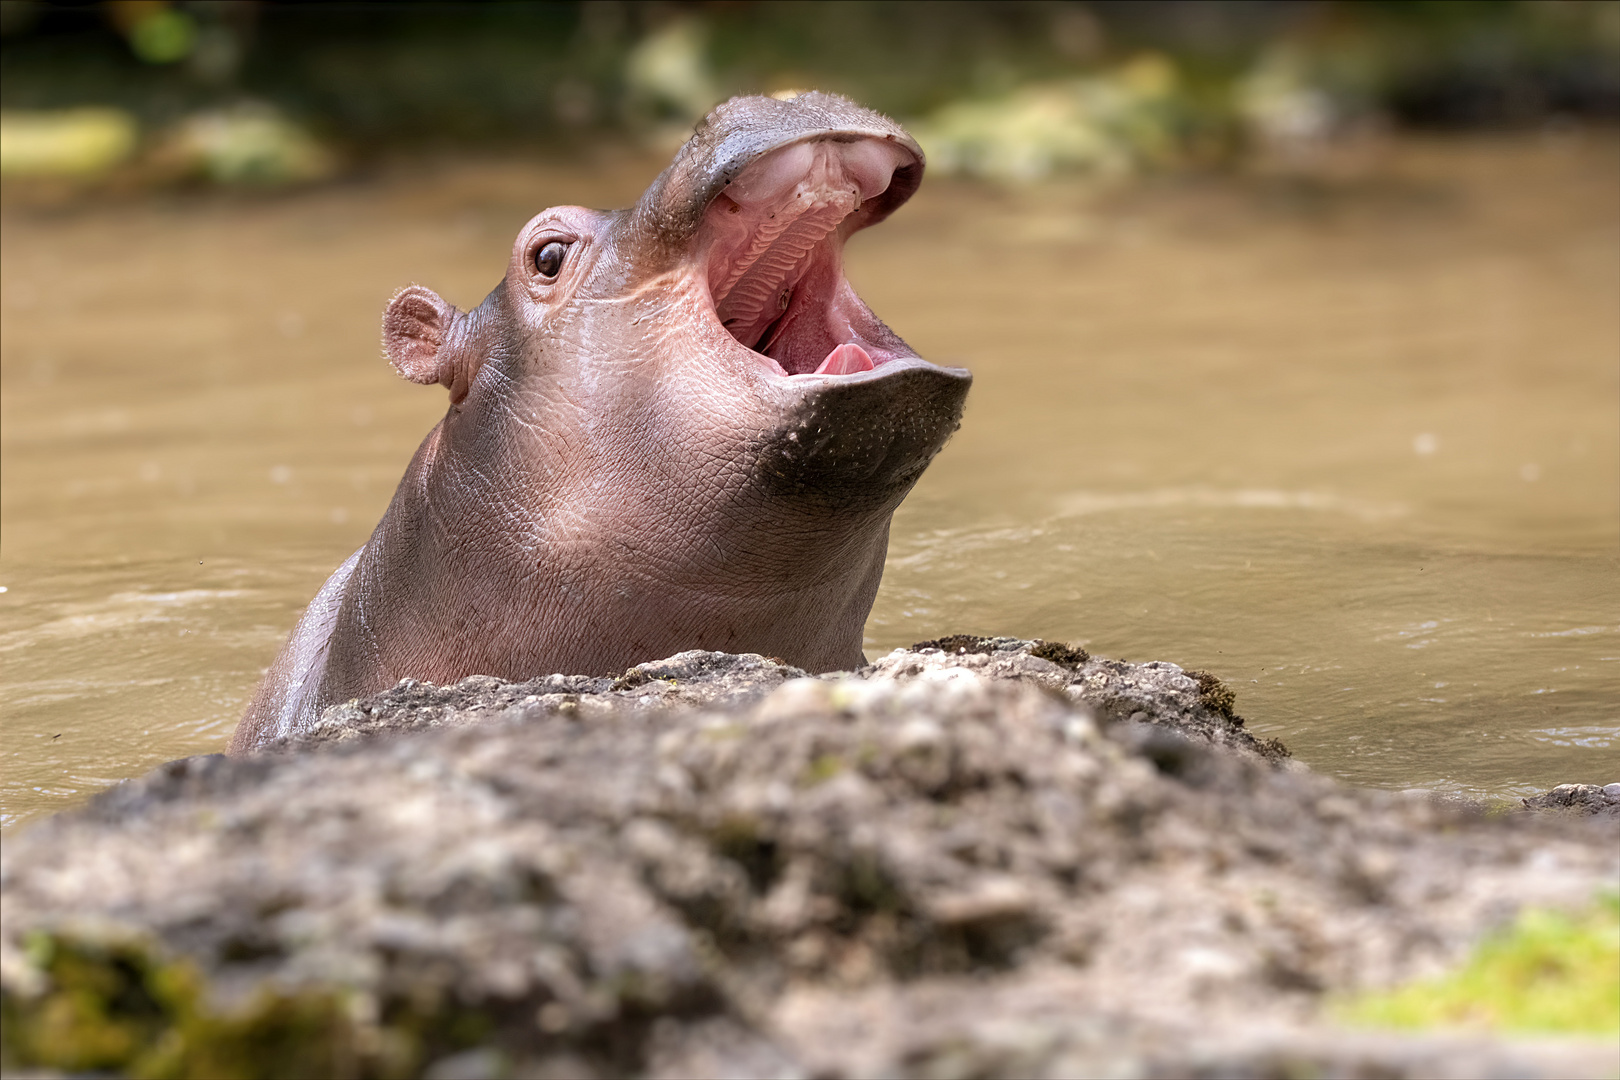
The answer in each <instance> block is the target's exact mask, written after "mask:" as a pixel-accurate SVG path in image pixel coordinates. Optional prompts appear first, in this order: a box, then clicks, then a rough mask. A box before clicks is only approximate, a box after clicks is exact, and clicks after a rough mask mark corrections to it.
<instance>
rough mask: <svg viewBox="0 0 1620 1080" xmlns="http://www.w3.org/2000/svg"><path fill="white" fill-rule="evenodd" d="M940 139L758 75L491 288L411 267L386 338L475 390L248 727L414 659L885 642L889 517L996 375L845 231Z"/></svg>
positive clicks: (365, 690) (576, 666) (513, 665)
mask: <svg viewBox="0 0 1620 1080" xmlns="http://www.w3.org/2000/svg"><path fill="white" fill-rule="evenodd" d="M923 164H924V159H923V153H922V150H921V149H920V148H919V147H918V146H917V143H916V141H915V140H913V139H912V138H911V136H910V135H908V134H907V133H906V131H905V130H904V129H903V128H901V127H900V126H899V125H898V124H896V123H895V122H894V121H892V120H890V119H888V118H887V117H885V116H882V115H879V114H878V113H875V112H872V111H870V110H868V109H865V108H862V107H861V106H859V105H857V104H855V103H854V102H852V101H849V100H847V99H845V98H842V97H838V96H835V95H831V94H824V93H815V92H812V93H805V94H799V95H797V96H792V97H786V98H784V99H779V98H776V97H740V98H734V99H732V100H730V101H728V102H725V103H724V104H722V105H720V106H718V107H717V108H715V110H714V111H713V112H711V113H710V114H709V115H708V116H707V117H706V118H705V119H703V120H702V121H701V122H699V123H698V124H697V126H696V128H695V130H694V132H693V135H692V137H691V138H690V139H689V140H688V141H687V142H686V144H685V145H684V146H682V148H681V149H680V150H679V151H678V152H677V153H676V155H675V159H674V161H673V162H672V163H671V164H670V166H669V168H667V169H666V170H664V172H663V173H662V175H660V176H659V177H658V178H657V179H656V180H655V181H653V184H652V186H651V187H649V188H648V189H647V191H646V192H645V194H643V195H642V196H641V198H640V200H638V201H637V202H636V204H635V205H634V206H632V207H631V208H629V209H628V210H618V211H599V210H587V209H584V208H582V207H578V206H557V207H552V208H551V209H549V210H545V211H542V212H541V213H539V214H537V215H536V216H535V217H534V218H533V219H532V220H530V221H529V223H528V224H526V225H524V226H523V228H522V230H521V231H520V232H519V233H518V235H517V240H516V242H515V243H514V244H513V245H512V253H511V259H510V261H509V263H508V264H507V268H506V276H505V278H504V279H503V280H502V281H501V282H500V283H499V284H498V285H497V286H496V287H495V289H494V291H493V292H491V293H490V294H489V295H488V296H487V297H485V299H484V301H483V302H482V303H481V304H479V305H478V306H477V307H475V308H473V309H472V310H470V311H460V310H458V309H457V308H455V307H454V306H452V305H451V304H449V303H447V302H446V301H444V300H443V299H441V298H440V297H439V296H438V295H437V294H436V293H434V292H433V291H431V290H429V289H426V288H424V287H422V286H420V285H411V286H408V287H406V288H404V289H402V290H401V291H400V292H398V293H397V294H396V295H395V296H394V297H393V299H392V300H391V301H390V302H389V304H388V307H387V310H386V312H385V313H384V315H383V345H384V349H385V350H386V352H387V355H388V359H389V360H390V361H391V362H392V363H393V364H394V366H395V367H396V368H397V369H398V371H399V373H400V374H401V375H403V376H404V377H405V378H406V379H409V380H411V381H413V382H418V383H423V384H428V383H438V384H440V385H442V386H444V387H446V388H448V390H449V398H450V404H449V410H448V412H446V414H445V416H444V419H443V420H441V421H440V422H439V424H438V425H437V426H436V427H435V428H434V429H433V430H432V431H431V432H430V433H429V434H428V436H427V438H426V439H425V440H424V441H423V443H422V445H421V447H420V448H419V449H418V450H417V452H416V455H415V457H414V458H412V459H411V463H410V466H409V467H408V468H407V469H406V470H405V475H404V477H403V479H401V481H400V484H399V488H398V490H397V491H396V492H395V494H394V497H393V501H392V502H391V503H390V504H389V507H388V509H387V511H386V512H385V513H384V514H383V517H382V520H381V522H379V523H378V525H377V528H376V530H375V531H374V532H373V533H372V534H371V538H370V539H369V540H367V541H366V544H365V546H364V547H362V548H361V549H360V550H359V551H357V552H355V553H354V555H352V556H350V558H349V559H348V560H347V561H346V562H344V563H343V565H342V566H340V567H338V569H337V571H336V572H335V573H333V574H332V576H331V578H330V579H328V580H327V582H326V584H325V585H324V586H322V588H321V589H320V591H319V592H318V593H317V594H316V595H315V598H314V600H313V601H312V602H311V603H310V605H309V608H308V610H306V611H305V612H304V615H303V617H302V618H301V619H300V620H299V622H298V625H297V626H296V628H295V629H294V630H293V632H292V635H291V637H290V638H289V639H288V641H287V643H286V645H285V646H284V647H283V648H282V650H281V653H280V654H279V655H278V656H277V657H276V660H275V662H274V664H272V666H271V667H270V669H269V671H268V672H267V673H266V675H265V677H264V680H263V682H262V683H261V684H260V686H259V688H258V691H257V693H256V694H255V696H254V698H253V700H252V702H251V703H250V704H249V706H248V709H247V712H246V714H245V715H244V716H243V717H242V720H241V722H240V723H239V724H238V726H237V728H236V731H235V733H234V735H233V736H232V738H231V742H230V747H229V752H230V753H233V754H242V753H247V752H250V751H252V750H254V749H257V748H261V747H263V746H265V745H267V744H270V743H272V742H274V741H276V740H278V739H284V738H296V737H297V736H298V735H300V734H301V733H302V732H304V731H307V730H308V729H309V728H310V727H311V726H312V725H313V724H314V723H315V722H316V721H317V720H318V719H319V718H320V715H321V712H322V710H323V709H324V708H326V706H328V705H331V704H334V703H339V702H344V701H349V700H352V699H355V698H358V697H364V696H367V695H370V694H373V693H376V692H378V691H381V690H384V689H387V688H389V687H391V686H393V685H394V684H395V683H396V682H397V681H398V680H400V679H401V678H406V677H410V678H415V679H421V680H426V681H431V682H436V683H446V682H454V681H456V680H459V679H461V678H464V677H466V676H468V675H474V674H481V675H494V676H498V677H502V678H507V679H525V678H532V677H535V676H537V675H542V674H548V673H552V672H559V673H565V674H583V675H606V674H613V673H617V672H622V671H624V670H625V669H626V668H627V667H630V666H632V665H634V664H637V663H640V662H643V661H647V660H651V659H657V658H661V657H664V656H669V655H672V654H674V653H676V652H680V651H683V650H688V649H706V650H717V651H725V652H754V653H759V654H762V655H765V656H769V657H773V658H776V659H779V660H782V661H784V662H786V663H788V664H792V665H795V666H798V667H801V668H804V669H806V670H808V671H813V672H821V671H830V670H836V669H841V668H849V667H852V666H858V665H859V664H861V663H862V662H863V657H862V654H861V640H862V629H863V626H864V624H865V622H866V617H867V615H868V613H869V612H870V611H871V608H872V602H873V599H874V597H875V596H876V593H877V588H878V582H879V580H880V579H881V577H882V575H883V562H884V557H885V555H886V553H887V549H888V538H889V522H890V518H891V517H892V515H893V513H894V510H895V508H896V507H897V506H898V505H899V503H900V501H901V499H903V498H904V497H905V495H906V493H907V492H908V491H910V490H911V487H912V485H914V484H915V483H916V482H917V478H918V477H919V476H921V475H922V472H923V470H924V469H925V468H926V467H927V466H928V463H929V462H930V461H931V460H932V459H933V457H934V455H935V454H937V453H938V452H939V450H940V448H941V447H942V446H944V444H945V441H946V440H947V439H948V438H949V437H950V435H951V434H952V433H953V432H954V431H955V430H956V428H957V426H958V424H959V423H960V420H961V415H962V407H963V403H964V401H965V400H966V396H967V391H968V387H969V384H970V383H971V381H972V376H971V375H970V374H969V373H968V372H967V371H965V370H963V369H961V368H955V367H946V366H941V365H938V364H934V363H931V362H929V361H927V360H924V359H923V358H921V357H919V356H918V355H917V354H916V352H915V351H914V350H913V349H912V348H911V347H910V346H908V345H907V344H906V343H905V342H904V341H902V340H901V339H900V338H899V336H898V335H896V334H895V333H894V332H893V331H891V330H890V329H889V328H888V327H887V326H885V325H884V324H883V323H882V322H881V321H880V320H879V319H878V318H877V317H876V316H875V315H873V314H872V311H871V309H869V308H868V307H867V306H866V304H865V303H863V302H862V301H861V299H860V298H859V297H858V296H856V294H855V291H854V289H852V288H851V287H850V284H849V282H848V280H846V278H845V277H844V271H843V248H844V242H845V241H846V240H847V239H848V238H849V236H850V235H851V234H852V233H854V232H855V231H856V230H858V229H863V228H866V227H867V226H869V225H873V224H876V223H877V222H879V221H882V220H883V219H884V218H886V217H888V216H889V215H890V214H891V213H893V212H894V211H895V209H896V208H897V207H899V206H900V204H901V203H903V202H905V201H906V200H907V199H908V198H910V196H911V195H912V193H913V192H915V191H916V190H917V186H918V184H919V183H920V182H921V180H922V174H923Z"/></svg>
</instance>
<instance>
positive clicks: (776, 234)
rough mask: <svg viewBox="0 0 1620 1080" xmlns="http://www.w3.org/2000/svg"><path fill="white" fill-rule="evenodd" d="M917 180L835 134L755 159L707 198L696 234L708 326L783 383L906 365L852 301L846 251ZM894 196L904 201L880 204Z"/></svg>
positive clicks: (896, 147) (899, 157)
mask: <svg viewBox="0 0 1620 1080" xmlns="http://www.w3.org/2000/svg"><path fill="white" fill-rule="evenodd" d="M921 170H922V162H921V159H920V158H919V156H918V155H917V154H916V153H914V152H913V151H912V150H911V149H909V148H907V147H906V146H903V145H901V144H900V143H898V142H896V141H894V140H893V139H884V138H875V137H873V136H870V135H866V134H853V133H842V132H836V133H827V134H823V135H820V136H818V137H814V138H811V139H807V140H805V141H802V142H795V143H790V144H789V145H787V146H782V147H779V148H777V149H775V150H772V151H770V152H769V153H766V154H764V155H762V156H760V157H758V158H756V159H754V160H753V161H752V162H750V163H749V164H748V166H747V167H746V168H745V169H743V170H742V171H741V172H740V173H738V174H737V175H736V176H734V177H733V178H732V179H731V180H730V181H729V182H727V183H726V184H725V186H724V187H723V188H722V190H721V191H720V192H719V193H718V194H716V195H715V197H714V199H713V201H712V202H710V203H709V205H708V207H707V209H706V210H705V211H704V214H703V223H702V226H701V228H700V229H699V233H698V243H697V245H696V250H697V257H698V259H699V260H700V261H701V264H702V268H703V270H704V271H705V272H706V277H707V283H708V286H709V293H710V296H711V297H712V299H713V301H714V313H715V317H716V318H717V319H718V320H719V321H720V323H721V325H723V326H724V327H725V328H726V329H727V330H728V331H729V332H730V333H731V336H732V337H734V338H736V339H737V341H738V342H740V343H741V344H742V345H744V346H746V347H747V348H748V349H750V350H751V351H752V352H753V354H754V357H755V358H756V360H757V361H758V362H759V363H760V364H761V365H762V366H764V367H766V369H767V370H769V371H771V372H773V373H775V374H777V375H781V376H800V375H854V374H859V373H861V372H865V371H872V370H873V369H875V368H878V367H882V366H883V365H884V364H888V363H891V362H893V361H895V360H900V359H915V358H916V357H915V354H914V353H913V352H912V351H911V350H910V349H909V348H907V347H906V345H905V343H904V342H903V341H901V340H900V339H899V338H898V337H896V336H895V335H894V333H893V332H892V331H890V330H889V329H888V327H886V326H884V325H883V323H882V322H880V321H879V320H878V318H877V317H876V316H875V315H873V314H872V311H871V309H870V308H868V307H867V306H866V304H865V303H863V302H862V301H861V299H860V297H858V296H856V295H855V291H854V289H852V288H851V287H850V284H849V282H848V281H847V280H846V279H845V277H844V269H843V248H844V241H845V240H846V239H847V238H848V237H849V235H850V234H851V233H853V232H854V231H855V230H857V229H859V228H862V227H863V226H865V225H867V224H870V223H871V222H872V221H873V220H876V218H877V217H879V216H883V215H886V213H887V212H888V211H889V210H891V209H893V206H894V205H895V204H896V203H897V202H898V201H899V200H902V199H904V198H905V197H906V196H908V195H909V194H910V189H912V188H914V187H915V186H916V179H917V176H918V174H920V173H921ZM897 175H898V176H900V177H902V181H901V183H899V184H895V181H896V178H897ZM891 185H894V186H896V187H898V188H903V189H904V190H897V191H895V192H893V193H891V194H890V198H887V199H882V198H880V197H881V196H883V195H885V193H888V192H889V189H890V187H891ZM897 197H898V198H897ZM874 211H876V213H874Z"/></svg>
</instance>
